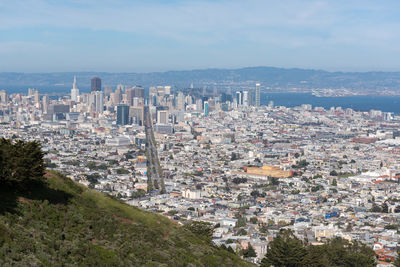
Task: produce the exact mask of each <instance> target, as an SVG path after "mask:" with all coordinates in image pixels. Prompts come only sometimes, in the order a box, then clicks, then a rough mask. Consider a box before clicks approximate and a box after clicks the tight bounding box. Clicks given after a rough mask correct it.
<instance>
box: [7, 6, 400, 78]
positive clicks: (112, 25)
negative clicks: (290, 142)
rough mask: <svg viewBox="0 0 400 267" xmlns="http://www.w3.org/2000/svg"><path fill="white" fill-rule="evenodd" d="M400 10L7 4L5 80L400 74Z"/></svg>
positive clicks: (373, 7) (335, 7)
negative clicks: (65, 75)
mask: <svg viewBox="0 0 400 267" xmlns="http://www.w3.org/2000/svg"><path fill="white" fill-rule="evenodd" d="M399 14H400V1H398V0H393V1H391V0H384V1H377V0H373V1H370V0H359V1H358V0H330V1H323V0H320V1H311V0H310V1H308V0H302V1H300V0H276V1H269V0H216V1H211V0H209V1H195V0H186V1H179V0H172V1H167V0H165V1H161V0H159V1H156V0H143V1H123V0H110V1H107V0H88V1H84V0H71V1H67V0H47V1H46V0H17V1H13V0H0V71H23V72H53V71H109V72H149V71H164V70H182V69H194V68H211V67H217V68H237V67H245V66H276V67H301V68H319V69H326V70H343V71H365V70H390V71H392V70H395V71H400V16H399Z"/></svg>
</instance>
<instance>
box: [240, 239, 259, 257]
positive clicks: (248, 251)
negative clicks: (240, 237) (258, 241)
mask: <svg viewBox="0 0 400 267" xmlns="http://www.w3.org/2000/svg"><path fill="white" fill-rule="evenodd" d="M242 253H243V257H245V258H255V257H257V253H256V251H255V250H254V248H253V246H252V245H251V244H250V243H249V245H248V247H247V249H245V250H243V252H242Z"/></svg>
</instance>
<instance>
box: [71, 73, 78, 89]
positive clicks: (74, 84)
mask: <svg viewBox="0 0 400 267" xmlns="http://www.w3.org/2000/svg"><path fill="white" fill-rule="evenodd" d="M72 89H77V88H76V76H74V83H73V85H72Z"/></svg>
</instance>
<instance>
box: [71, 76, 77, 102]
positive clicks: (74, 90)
mask: <svg viewBox="0 0 400 267" xmlns="http://www.w3.org/2000/svg"><path fill="white" fill-rule="evenodd" d="M78 96H79V89H78V87H76V76H74V83H73V84H72V89H71V100H72V101H74V102H78Z"/></svg>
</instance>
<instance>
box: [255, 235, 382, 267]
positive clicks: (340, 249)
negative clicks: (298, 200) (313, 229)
mask: <svg viewBox="0 0 400 267" xmlns="http://www.w3.org/2000/svg"><path fill="white" fill-rule="evenodd" d="M261 266H262V267H267V266H275V267H278V266H282V267H283V266H293V267H303V266H304V267H313V266H315V267H332V266H343V267H373V266H376V259H375V253H374V251H373V250H372V249H371V248H369V247H367V246H365V245H364V244H361V243H359V242H357V241H353V242H349V241H347V240H345V239H342V238H334V239H331V240H328V241H327V243H325V244H323V245H317V246H312V245H308V244H307V243H305V242H303V241H301V240H300V239H298V238H297V237H296V236H294V234H293V233H292V232H291V231H290V230H285V229H282V230H281V231H280V232H279V234H278V235H277V236H276V238H275V239H274V241H272V242H271V243H270V244H269V245H268V250H267V254H266V255H265V257H264V258H263V259H262V261H261Z"/></svg>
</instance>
